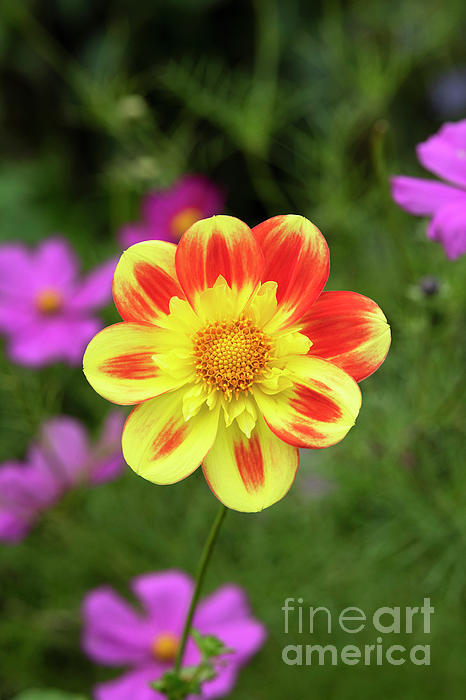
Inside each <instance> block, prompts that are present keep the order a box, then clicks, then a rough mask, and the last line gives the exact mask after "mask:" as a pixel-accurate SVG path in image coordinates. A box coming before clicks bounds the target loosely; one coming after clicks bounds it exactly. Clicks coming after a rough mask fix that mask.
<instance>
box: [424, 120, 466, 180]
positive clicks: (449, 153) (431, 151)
mask: <svg viewBox="0 0 466 700" xmlns="http://www.w3.org/2000/svg"><path fill="white" fill-rule="evenodd" d="M416 150H417V156H418V158H419V161H420V162H421V163H422V165H423V166H424V167H425V168H426V169H427V170H430V171H431V172H433V173H435V174H436V175H438V176H439V177H442V178H444V179H445V180H447V181H448V182H452V183H454V184H456V185H460V186H461V187H466V119H465V120H463V121H460V122H456V123H454V124H452V123H450V124H444V125H443V126H442V128H441V129H440V131H439V132H438V133H437V134H434V135H433V136H431V137H430V138H428V139H427V141H424V143H420V144H419V145H418V147H417V149H416Z"/></svg>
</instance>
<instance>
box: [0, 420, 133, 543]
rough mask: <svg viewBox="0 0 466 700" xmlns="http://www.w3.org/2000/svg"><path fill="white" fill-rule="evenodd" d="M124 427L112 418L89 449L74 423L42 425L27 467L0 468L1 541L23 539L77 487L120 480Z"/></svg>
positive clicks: (6, 465)
mask: <svg viewBox="0 0 466 700" xmlns="http://www.w3.org/2000/svg"><path fill="white" fill-rule="evenodd" d="M123 423H124V417H123V416H122V415H121V413H119V412H118V411H113V412H112V413H110V414H109V415H108V417H107V419H106V420H105V422H104V426H103V429H102V432H101V436H100V438H99V440H98V441H97V443H96V444H95V445H90V443H89V438H88V435H87V431H86V429H85V428H84V426H83V425H82V424H81V423H80V422H79V421H78V420H76V419H74V418H68V417H66V416H62V417H59V418H54V419H52V420H50V421H47V422H46V423H44V425H43V426H42V431H41V435H40V438H39V441H38V442H37V443H36V444H33V445H32V446H31V447H30V449H29V452H28V455H27V459H26V461H25V462H24V463H19V462H6V463H4V464H3V465H1V466H0V541H1V540H3V541H6V542H17V541H19V540H21V539H23V538H24V537H25V536H26V535H27V533H28V532H29V530H30V529H31V527H32V526H33V525H34V523H35V521H36V520H37V518H38V517H39V516H40V514H41V512H42V511H44V510H46V509H47V508H49V507H50V506H52V505H53V504H54V503H55V502H56V501H57V500H59V498H60V497H61V496H62V495H63V494H64V493H65V492H66V491H69V490H70V489H72V488H75V487H76V486H77V485H78V484H80V483H86V482H87V483H90V484H100V483H102V482H104V481H110V480H111V479H114V478H115V477H117V476H118V475H119V474H120V473H121V471H122V470H123V469H124V467H125V462H124V459H123V455H122V452H121V440H120V436H121V430H122V428H123Z"/></svg>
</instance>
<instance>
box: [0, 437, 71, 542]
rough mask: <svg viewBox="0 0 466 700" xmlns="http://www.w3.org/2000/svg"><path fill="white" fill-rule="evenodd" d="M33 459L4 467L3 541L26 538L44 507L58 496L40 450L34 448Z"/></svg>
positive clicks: (0, 495) (0, 478) (0, 497)
mask: <svg viewBox="0 0 466 700" xmlns="http://www.w3.org/2000/svg"><path fill="white" fill-rule="evenodd" d="M29 460H30V461H29V463H27V464H20V463H16V462H9V463H6V464H3V465H2V466H1V467H0V540H4V541H10V542H17V541H19V540H20V539H22V538H23V537H25V536H26V534H27V533H28V531H29V530H30V528H31V527H32V525H33V524H34V522H35V520H36V519H37V517H38V516H39V514H40V512H41V510H43V508H44V507H46V506H47V505H48V504H50V503H53V502H54V501H55V500H56V498H57V496H58V492H59V491H58V488H57V485H56V484H55V481H54V480H53V478H52V477H51V475H50V473H49V472H48V471H47V468H46V466H45V464H44V460H43V456H42V454H41V452H40V450H38V449H36V448H33V449H31V450H30V455H29Z"/></svg>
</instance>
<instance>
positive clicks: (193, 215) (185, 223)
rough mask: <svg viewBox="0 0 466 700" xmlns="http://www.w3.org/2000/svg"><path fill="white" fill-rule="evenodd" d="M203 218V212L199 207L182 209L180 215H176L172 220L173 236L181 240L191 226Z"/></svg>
mask: <svg viewBox="0 0 466 700" xmlns="http://www.w3.org/2000/svg"><path fill="white" fill-rule="evenodd" d="M200 218H202V211H201V210H200V209H198V208H197V207H186V209H182V210H181V211H180V212H179V213H178V214H175V216H174V217H173V219H172V220H171V224H170V227H171V232H172V235H173V236H174V237H175V238H176V239H177V240H179V239H180V238H181V236H182V235H183V233H184V232H185V231H187V230H188V228H189V227H190V226H192V225H193V224H195V223H196V221H199V219H200Z"/></svg>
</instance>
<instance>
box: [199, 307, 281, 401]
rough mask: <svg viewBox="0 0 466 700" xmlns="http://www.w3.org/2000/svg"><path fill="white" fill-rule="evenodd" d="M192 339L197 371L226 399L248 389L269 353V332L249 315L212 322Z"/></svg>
mask: <svg viewBox="0 0 466 700" xmlns="http://www.w3.org/2000/svg"><path fill="white" fill-rule="evenodd" d="M193 342H194V354H195V357H196V372H197V374H198V375H199V376H200V377H202V379H203V380H204V381H205V382H207V383H208V384H210V385H211V386H213V387H215V388H216V389H220V390H221V391H223V394H224V396H225V398H227V399H228V398H230V397H231V396H232V394H233V392H235V394H236V396H239V392H240V391H245V392H246V393H247V392H248V389H249V387H250V386H251V384H252V383H253V382H254V379H255V378H256V376H257V375H258V374H259V373H260V372H261V371H262V370H263V369H264V367H265V366H266V364H267V360H268V359H269V355H270V345H269V343H268V342H267V338H266V336H265V335H264V334H263V333H262V331H260V330H259V329H258V328H256V327H255V326H254V324H253V322H252V321H251V320H250V319H246V318H239V319H237V320H235V321H217V322H216V323H212V324H210V325H209V326H207V327H206V328H204V329H203V330H201V331H198V332H197V333H196V335H195V336H194V339H193Z"/></svg>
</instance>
